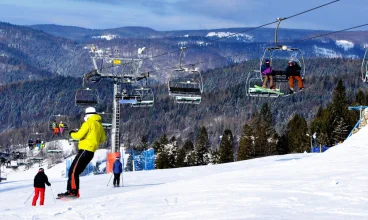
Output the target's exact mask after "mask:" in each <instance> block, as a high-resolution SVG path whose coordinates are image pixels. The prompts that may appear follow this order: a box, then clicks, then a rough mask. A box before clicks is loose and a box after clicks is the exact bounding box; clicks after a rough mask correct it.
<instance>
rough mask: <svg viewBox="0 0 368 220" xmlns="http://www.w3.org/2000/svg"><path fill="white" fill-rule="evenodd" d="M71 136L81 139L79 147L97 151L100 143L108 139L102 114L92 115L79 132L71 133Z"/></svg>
mask: <svg viewBox="0 0 368 220" xmlns="http://www.w3.org/2000/svg"><path fill="white" fill-rule="evenodd" d="M70 136H71V137H72V138H73V139H75V140H79V144H78V149H79V150H87V151H91V152H95V151H96V150H97V148H98V145H99V144H102V143H103V142H105V141H106V134H105V130H104V128H103V127H102V124H101V116H99V115H97V114H94V115H91V116H90V117H89V118H88V119H87V121H86V122H84V123H83V124H82V126H81V128H80V129H79V130H78V131H77V132H72V133H70Z"/></svg>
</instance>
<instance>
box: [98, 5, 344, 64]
mask: <svg viewBox="0 0 368 220" xmlns="http://www.w3.org/2000/svg"><path fill="white" fill-rule="evenodd" d="M339 1H340V0H335V1H332V2H329V3H326V4H323V5H320V6H317V7H314V8H311V9H308V10H306V11H302V12H299V13H297V14H294V15H291V16H288V17H285V18H283V20H287V19H290V18H294V17H297V16H299V15H302V14H305V13H308V12H311V11H314V10H317V9H319V8H322V7H326V6H328V5H331V4H334V3H336V2H339ZM277 22H278V21H273V22H269V23H266V24H263V25H260V26H257V27H253V28H249V29H247V30H244V31H240V32H237V33H234V34H231V35H228V36H226V37H223V38H220V39H218V40H216V41H217V42H218V41H220V40H223V39H227V38H230V37H232V36H234V35H237V34H240V33H246V32H249V31H253V30H256V29H259V28H262V27H266V26H269V25H272V24H276V23H277ZM186 48H187V49H188V48H190V47H186ZM180 51H181V49H180V50H174V51H170V52H166V53H163V54H159V55H155V56H151V57H147V58H144V59H142V60H141V61H145V60H150V59H153V58H158V57H161V56H166V55H168V54H172V53H177V52H180ZM132 62H136V61H129V62H127V63H125V64H130V63H132ZM112 67H113V66H110V67H106V68H104V69H107V68H112Z"/></svg>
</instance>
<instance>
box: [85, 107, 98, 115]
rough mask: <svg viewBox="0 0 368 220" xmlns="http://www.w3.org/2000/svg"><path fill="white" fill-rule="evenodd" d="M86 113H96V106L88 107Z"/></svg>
mask: <svg viewBox="0 0 368 220" xmlns="http://www.w3.org/2000/svg"><path fill="white" fill-rule="evenodd" d="M85 113H86V115H87V114H96V109H95V108H94V107H88V108H86V111H85Z"/></svg>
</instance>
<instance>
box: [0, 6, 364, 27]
mask: <svg viewBox="0 0 368 220" xmlns="http://www.w3.org/2000/svg"><path fill="white" fill-rule="evenodd" d="M330 1H332V0H0V21H5V22H10V23H12V24H19V25H31V24H60V25H70V26H79V27H86V28H94V29H105V28H116V27H123V26H144V27H151V28H153V29H156V30H187V29H212V28H228V27H249V26H256V25H261V24H265V23H268V22H271V21H274V20H275V19H276V17H287V16H289V15H293V14H295V13H298V12H301V11H304V10H307V9H309V8H312V7H315V6H318V5H321V4H324V3H327V2H330ZM367 3H368V2H367V0H341V1H340V2H337V3H335V4H333V5H330V6H327V7H325V8H321V9H318V10H317V11H313V12H311V13H308V14H304V15H301V16H299V17H296V18H294V19H290V20H288V21H285V22H284V23H283V27H287V28H300V29H325V30H340V29H344V28H347V27H352V26H355V25H360V24H364V23H368V16H367V14H366V13H367V11H368V4H367ZM271 27H272V26H271ZM363 30H368V28H364V29H363Z"/></svg>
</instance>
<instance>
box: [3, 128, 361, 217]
mask: <svg viewBox="0 0 368 220" xmlns="http://www.w3.org/2000/svg"><path fill="white" fill-rule="evenodd" d="M367 135H368V128H367V127H366V128H363V129H362V130H361V131H359V132H358V133H357V134H355V135H353V136H352V137H351V138H350V139H349V140H347V141H345V143H343V144H341V145H339V146H336V147H334V148H332V149H330V150H328V151H326V152H325V153H323V154H307V153H305V154H292V155H283V156H272V157H266V158H260V159H254V160H248V161H242V162H235V163H229V164H222V165H209V166H202V167H189V168H179V169H168V170H155V171H141V172H134V173H132V172H129V173H128V172H126V173H124V187H120V188H113V187H112V184H111V182H110V186H107V182H108V181H109V178H110V175H108V174H104V175H97V176H87V177H82V178H81V198H80V199H77V200H72V201H59V200H57V201H56V203H54V200H53V197H52V191H51V189H50V188H47V189H46V198H45V206H43V207H40V206H38V203H37V206H36V207H32V206H31V199H32V198H31V199H30V200H28V202H27V204H24V202H25V201H26V199H27V198H28V196H29V195H30V194H31V193H32V190H33V176H31V175H30V174H29V172H31V171H27V172H24V173H22V172H18V173H12V174H10V175H9V176H8V181H7V182H4V183H1V185H0V219H6V220H10V219H39V220H43V219H68V220H69V219H273V220H275V219H298V220H302V219H308V220H311V219H333V220H340V219H341V220H342V219H344V220H346V219H368V210H367V206H368V198H367V196H368V190H367V187H368V168H367V167H368V159H367V158H368V142H367V139H366V137H367ZM61 165H62V164H60V166H61ZM58 166H59V165H57V166H55V167H53V168H51V169H50V170H46V171H45V172H46V174H47V175H48V176H49V179H50V182H51V184H52V190H53V193H54V194H57V193H58V192H64V191H65V185H66V179H65V178H61V177H60V171H61V169H62V167H58ZM36 171H37V170H36V168H35V169H34V170H33V173H32V174H34V175H35V174H36ZM12 178H14V179H16V180H14V181H13V180H12Z"/></svg>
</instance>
